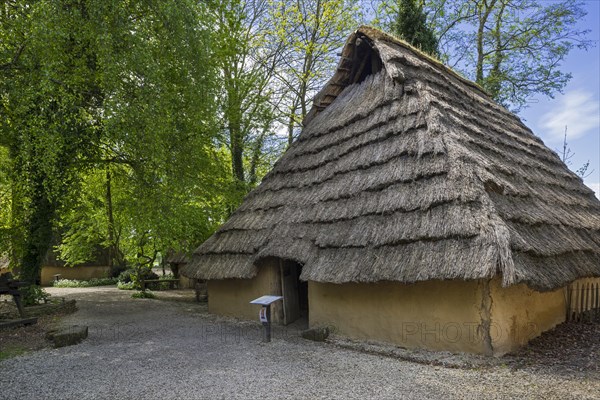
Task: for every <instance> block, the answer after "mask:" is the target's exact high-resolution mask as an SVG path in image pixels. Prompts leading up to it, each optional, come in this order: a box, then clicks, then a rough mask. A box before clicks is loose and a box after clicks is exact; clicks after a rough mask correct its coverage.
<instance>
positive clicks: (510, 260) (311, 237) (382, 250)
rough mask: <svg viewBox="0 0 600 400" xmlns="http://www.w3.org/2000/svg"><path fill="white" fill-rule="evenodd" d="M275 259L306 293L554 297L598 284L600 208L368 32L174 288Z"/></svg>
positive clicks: (438, 78)
mask: <svg viewBox="0 0 600 400" xmlns="http://www.w3.org/2000/svg"><path fill="white" fill-rule="evenodd" d="M273 258H277V259H280V260H293V261H295V262H296V263H298V264H299V265H301V266H302V268H301V275H300V280H301V281H309V284H310V283H312V282H314V283H315V284H314V285H313V286H314V287H315V288H317V287H324V286H323V285H328V284H348V285H352V284H354V283H361V284H363V283H364V284H370V283H374V282H400V283H402V284H412V283H415V282H422V281H450V280H452V281H474V282H489V281H490V280H491V279H497V280H498V281H499V282H501V286H502V287H508V286H511V285H517V284H521V283H523V284H526V285H527V286H528V287H529V288H533V289H535V290H537V291H552V290H555V289H557V288H562V287H564V286H565V285H567V284H568V283H569V282H572V281H574V280H576V279H579V278H582V277H599V276H600V262H598V260H599V259H600V201H598V199H597V198H596V197H595V196H594V193H593V191H592V190H591V189H589V188H587V187H586V186H585V185H584V184H583V182H582V180H581V179H580V178H579V177H578V176H577V175H576V174H574V173H573V172H571V171H570V170H569V169H568V168H567V167H566V166H565V164H564V163H563V162H562V161H561V160H560V158H559V157H558V155H557V154H556V153H555V152H554V151H552V150H551V149H549V148H548V147H546V146H545V145H544V143H543V142H542V140H541V139H540V138H538V137H537V136H535V135H534V134H533V133H532V132H531V130H530V129H529V128H527V127H526V126H525V125H524V124H523V123H522V122H521V120H520V119H519V118H518V117H517V116H515V115H514V114H512V113H510V112H509V111H507V110H506V109H505V108H503V107H501V106H499V105H498V104H496V103H495V102H494V101H493V100H491V99H490V97H489V96H488V95H487V94H486V93H485V92H484V91H483V90H482V89H481V88H479V87H478V86H477V85H476V84H474V83H472V82H470V81H468V80H466V79H464V78H462V77H461V76H459V75H458V74H456V73H454V72H453V71H451V70H450V69H448V68H446V67H444V66H443V65H442V64H440V63H439V62H437V61H436V60H433V59H432V58H430V57H428V56H426V55H424V54H422V53H421V52H419V51H418V50H415V49H414V48H412V47H411V46H409V45H407V44H406V43H404V42H402V41H399V40H397V39H395V38H393V37H391V36H388V35H386V34H383V33H381V32H379V31H376V30H374V29H371V28H366V27H362V28H360V29H358V30H357V31H356V32H355V33H354V34H352V35H351V36H350V38H349V39H348V42H347V44H346V45H345V47H344V49H343V51H342V55H341V61H340V63H339V66H338V68H337V71H336V72H335V74H334V76H333V77H332V78H331V79H330V80H329V82H328V83H327V84H326V85H325V87H324V88H323V89H322V90H321V92H320V93H319V94H318V95H317V96H316V98H315V100H314V106H313V108H312V110H311V111H310V113H309V114H308V116H307V117H306V119H305V121H304V129H303V131H302V133H301V134H300V136H299V138H298V140H297V141H296V142H295V143H294V144H292V146H291V147H290V148H289V149H288V151H287V152H286V153H285V154H284V155H283V156H282V157H281V159H280V160H279V161H278V162H277V163H276V164H275V166H274V168H273V169H272V171H271V172H270V173H269V174H267V176H265V178H264V179H263V181H262V183H261V184H260V185H259V186H258V187H257V188H256V189H254V190H253V191H252V192H251V193H250V194H249V195H248V196H247V197H246V199H245V200H244V202H243V203H242V205H241V206H240V207H239V208H238V210H237V211H236V212H235V213H234V214H233V215H232V216H231V218H230V219H229V220H228V221H227V222H226V223H225V224H224V225H223V226H222V227H221V228H220V229H219V230H218V231H217V232H216V233H215V234H214V235H213V236H212V237H211V238H209V239H208V240H207V241H206V242H205V243H203V244H202V245H201V246H200V247H198V249H197V250H196V251H195V253H194V255H193V259H192V261H191V262H190V263H188V265H187V266H186V267H185V269H184V271H183V274H184V275H188V276H190V277H194V278H200V279H207V280H213V281H222V280H231V279H237V280H244V279H252V278H254V277H256V276H257V274H258V273H259V268H260V265H261V262H262V261H263V260H269V259H273ZM317 283H321V284H323V285H321V286H319V285H317ZM338 286H339V285H337V286H331V285H330V286H327V287H329V288H330V289H328V290H334V289H335V290H338V289H339V287H338ZM363 286H364V285H363ZM273 287H275V286H273ZM499 287H500V286H499ZM488 289H489V288H488ZM309 290H312V289H310V288H309ZM315 290H316V289H315ZM319 290H320V289H319ZM323 290H324V289H323ZM488 292H489V290H488ZM486 293H487V292H486ZM488 294H489V293H488ZM210 296H211V295H210V281H209V299H210ZM321 299H323V298H321ZM223 301H225V300H223ZM323 301H324V300H323ZM313 303H314V302H313V300H312V297H311V310H312V307H313ZM209 307H210V302H209ZM490 307H491V306H490ZM311 312H312V311H311Z"/></svg>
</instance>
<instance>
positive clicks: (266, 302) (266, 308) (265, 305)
mask: <svg viewBox="0 0 600 400" xmlns="http://www.w3.org/2000/svg"><path fill="white" fill-rule="evenodd" d="M281 299H283V297H282V296H270V295H267V296H262V297H259V298H258V299H254V300H252V301H251V302H250V304H258V305H260V306H262V307H261V308H260V310H259V312H258V318H259V320H260V322H261V323H262V324H263V326H264V327H265V336H264V341H265V342H267V343H268V342H270V341H271V304H273V303H275V302H276V301H279V300H281Z"/></svg>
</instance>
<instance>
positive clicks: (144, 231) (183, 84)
mask: <svg viewBox="0 0 600 400" xmlns="http://www.w3.org/2000/svg"><path fill="white" fill-rule="evenodd" d="M0 12H1V13H2V21H1V25H0V39H1V40H0V98H1V99H2V103H1V109H0V113H1V117H2V118H1V120H0V123H1V125H0V130H1V134H0V137H1V142H0V147H1V148H2V149H3V151H4V153H5V154H3V155H4V157H2V158H1V159H0V162H2V168H3V169H5V170H7V171H8V172H7V174H8V176H9V179H8V181H7V182H1V183H2V184H3V187H2V188H1V189H2V193H3V195H2V197H0V201H2V202H3V204H2V209H3V210H5V209H10V210H11V211H10V216H6V215H5V213H2V214H0V217H2V218H3V221H2V224H0V226H2V227H8V228H5V229H8V230H9V231H10V237H11V243H10V249H9V250H10V253H11V256H12V257H11V258H12V263H13V265H19V266H20V267H21V268H20V269H21V277H22V278H23V279H26V280H30V281H35V280H36V279H37V276H38V274H39V269H40V266H41V263H42V261H43V259H44V257H45V256H46V254H47V252H48V250H49V249H50V245H51V242H52V238H53V236H55V235H62V236H63V237H62V245H61V248H60V250H61V253H62V257H63V259H65V260H66V261H67V262H69V263H77V262H81V261H83V260H84V259H85V258H86V257H87V258H88V259H89V257H91V256H92V255H91V254H90V251H91V249H94V248H95V247H96V245H99V246H103V247H108V248H110V249H113V250H114V251H113V253H112V255H113V258H114V259H115V260H116V261H117V262H124V261H125V260H127V261H129V262H135V260H136V259H139V255H142V256H144V257H150V258H153V257H156V254H157V253H158V252H159V251H164V250H166V249H167V248H176V249H177V248H178V247H181V245H182V243H188V244H189V243H198V242H200V241H201V240H203V239H204V238H205V237H207V235H209V234H210V233H211V231H212V229H214V225H215V224H217V223H218V222H219V221H220V220H221V219H222V217H223V214H222V206H221V204H220V203H221V199H222V198H223V197H224V196H226V194H225V193H224V192H223V189H222V186H223V185H222V181H223V180H225V179H226V178H224V177H223V176H224V175H223V168H222V166H223V164H224V162H225V158H224V157H223V155H222V154H221V153H220V152H219V151H218V150H217V149H215V147H214V138H215V135H216V132H217V130H216V129H215V126H216V121H215V114H216V113H215V109H216V108H215V101H214V99H215V97H216V96H217V93H216V89H215V88H216V79H215V75H214V68H213V66H214V64H215V63H214V61H213V59H212V57H213V55H212V51H211V47H210V46H211V44H212V43H213V40H212V39H213V38H212V37H211V35H210V33H209V29H208V28H207V27H209V26H210V27H212V22H211V21H210V20H209V19H208V16H207V14H206V12H205V9H204V6H203V5H202V4H198V3H196V2H194V1H191V0H190V1H181V2H158V3H157V2H154V1H150V0H138V1H132V2H105V1H100V0H96V1H86V0H70V1H69V0H63V1H37V2H21V1H19V2H17V1H14V2H13V1H7V2H4V3H3V5H2V9H1V10H0ZM0 155H2V154H0ZM6 192H10V194H9V195H5V194H4V193H6ZM5 204H6V207H5ZM7 220H8V221H7ZM5 229H3V230H5ZM86 250H87V251H86ZM186 250H187V249H186ZM86 253H87V254H86Z"/></svg>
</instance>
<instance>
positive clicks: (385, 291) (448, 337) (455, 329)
mask: <svg viewBox="0 0 600 400" xmlns="http://www.w3.org/2000/svg"><path fill="white" fill-rule="evenodd" d="M280 279H281V278H280V274H279V264H278V263H277V261H276V260H275V261H272V262H268V263H265V264H264V265H262V266H261V267H260V268H259V272H258V274H257V276H256V277H254V278H253V279H225V280H212V281H208V294H209V303H208V308H209V312H210V313H213V314H219V315H227V316H233V317H237V318H242V319H248V320H257V319H258V307H257V306H254V305H251V304H249V302H250V300H252V299H255V298H257V297H260V296H262V295H265V294H273V295H280V294H281V282H280ZM581 281H582V282H583V281H584V280H581ZM586 282H587V280H586ZM308 302H309V313H308V314H309V326H310V327H311V328H315V327H329V328H330V329H331V330H332V331H333V332H334V333H336V334H338V335H341V336H344V337H348V338H352V339H358V340H373V341H381V342H387V343H392V344H397V345H399V346H402V347H405V348H422V349H428V350H434V351H450V352H455V353H461V352H465V353H475V354H485V355H494V356H501V355H503V354H506V353H509V352H512V351H515V350H517V349H518V348H519V347H521V346H523V345H525V344H526V343H527V342H529V341H530V340H531V339H533V338H535V337H537V336H539V335H540V334H541V333H543V332H545V331H547V330H549V329H552V328H553V327H555V326H556V325H558V324H560V323H562V322H564V321H565V316H566V307H567V301H566V289H565V288H561V289H558V290H555V291H550V292H538V291H536V290H533V289H531V288H529V287H527V286H526V285H524V284H519V285H513V286H510V287H508V288H504V287H502V285H501V280H500V279H499V278H495V279H492V280H478V281H458V280H452V281H426V282H418V283H414V284H403V283H398V282H378V283H346V284H332V283H319V282H312V281H310V282H309V285H308ZM282 315H283V312H282V309H281V306H280V305H276V306H275V307H274V309H273V313H272V316H273V322H274V323H275V324H281V322H282V320H283V319H282Z"/></svg>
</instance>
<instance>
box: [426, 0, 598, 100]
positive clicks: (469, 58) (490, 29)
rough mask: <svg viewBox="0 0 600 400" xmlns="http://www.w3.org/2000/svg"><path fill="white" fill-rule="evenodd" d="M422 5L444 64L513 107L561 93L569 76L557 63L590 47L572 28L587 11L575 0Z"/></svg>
mask: <svg viewBox="0 0 600 400" xmlns="http://www.w3.org/2000/svg"><path fill="white" fill-rule="evenodd" d="M426 8H427V9H429V12H430V14H431V16H432V24H433V26H434V27H435V30H436V32H437V33H438V37H439V39H440V49H441V53H442V54H443V55H444V56H445V59H446V60H447V62H448V63H449V65H450V66H452V67H456V68H458V69H459V70H461V71H463V72H464V73H465V74H466V76H467V77H469V78H471V79H473V80H474V81H475V82H477V83H478V84H479V85H481V86H482V87H483V88H484V89H485V90H487V91H488V92H489V93H490V94H491V95H492V97H493V98H494V99H495V100H496V101H498V102H499V103H500V104H503V105H504V106H506V107H509V108H511V109H512V110H513V111H518V110H520V109H521V108H522V107H524V106H526V104H527V100H528V99H529V98H530V97H531V96H533V95H536V94H543V95H546V96H549V97H552V96H553V95H554V94H555V93H557V92H561V90H562V89H563V88H564V87H565V85H566V84H567V82H568V81H569V79H570V78H571V74H569V73H565V72H563V71H561V68H560V64H561V62H562V61H563V60H564V58H565V57H566V56H567V54H568V53H569V52H570V51H571V50H572V49H573V48H575V47H577V48H580V49H586V50H587V49H588V48H589V47H590V46H591V45H592V42H591V41H590V40H588V39H586V35H587V33H588V32H589V31H588V30H580V29H578V28H576V27H575V24H576V23H577V22H578V21H579V20H581V19H582V18H583V17H585V15H586V13H585V11H584V9H583V7H582V4H581V2H578V1H576V0H563V1H556V2H542V1H537V0H516V1H515V0H473V1H469V2H464V1H459V0H428V1H426Z"/></svg>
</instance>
